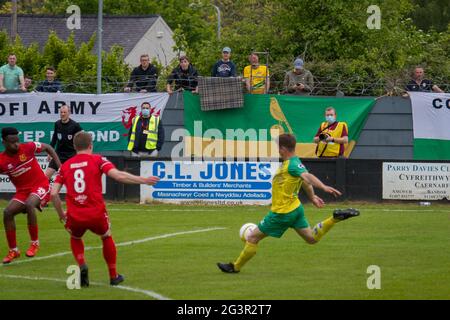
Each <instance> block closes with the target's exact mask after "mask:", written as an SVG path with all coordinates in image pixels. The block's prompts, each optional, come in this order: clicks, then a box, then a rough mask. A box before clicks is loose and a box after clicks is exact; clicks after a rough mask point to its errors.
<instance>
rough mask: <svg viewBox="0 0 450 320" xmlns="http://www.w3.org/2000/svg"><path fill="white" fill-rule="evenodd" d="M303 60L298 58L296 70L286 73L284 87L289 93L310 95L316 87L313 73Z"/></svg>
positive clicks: (295, 65) (295, 63)
mask: <svg viewBox="0 0 450 320" xmlns="http://www.w3.org/2000/svg"><path fill="white" fill-rule="evenodd" d="M303 64H304V63H303V60H302V59H296V60H295V62H294V70H293V71H292V70H291V71H289V72H287V73H286V76H285V77H284V87H285V90H286V92H287V93H290V94H295V95H301V96H305V95H310V94H311V91H312V89H313V87H314V79H313V75H312V73H311V72H310V71H309V70H306V69H305V68H304V67H303Z"/></svg>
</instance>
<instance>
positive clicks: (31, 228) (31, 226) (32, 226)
mask: <svg viewBox="0 0 450 320" xmlns="http://www.w3.org/2000/svg"><path fill="white" fill-rule="evenodd" d="M40 204H41V199H40V198H39V197H38V196H37V195H35V194H30V196H29V197H28V199H27V201H26V202H25V211H26V213H27V219H28V232H29V234H30V239H31V243H30V247H29V248H28V250H27V252H26V256H27V257H29V258H32V257H34V256H35V255H36V253H37V252H38V250H39V236H38V224H37V215H36V208H37V207H39V206H40Z"/></svg>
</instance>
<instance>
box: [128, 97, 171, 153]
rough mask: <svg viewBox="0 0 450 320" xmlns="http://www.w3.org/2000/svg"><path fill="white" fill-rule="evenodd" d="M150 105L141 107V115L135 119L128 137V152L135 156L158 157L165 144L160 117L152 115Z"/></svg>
mask: <svg viewBox="0 0 450 320" xmlns="http://www.w3.org/2000/svg"><path fill="white" fill-rule="evenodd" d="M150 108H151V106H150V103H148V102H144V103H143V104H142V105H141V115H140V116H136V117H135V118H134V119H133V125H132V126H131V128H130V131H129V134H128V137H129V141H128V151H131V152H132V155H134V156H151V157H156V156H157V155H158V152H159V151H160V150H161V148H162V145H163V143H164V128H163V127H162V123H161V119H160V117H159V116H155V115H152V113H151V111H150Z"/></svg>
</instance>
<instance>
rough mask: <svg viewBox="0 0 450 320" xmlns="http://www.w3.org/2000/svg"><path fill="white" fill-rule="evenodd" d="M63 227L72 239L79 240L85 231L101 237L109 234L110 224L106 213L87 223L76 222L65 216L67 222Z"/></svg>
mask: <svg viewBox="0 0 450 320" xmlns="http://www.w3.org/2000/svg"><path fill="white" fill-rule="evenodd" d="M64 227H65V228H66V230H67V231H68V232H69V233H70V234H71V235H72V237H74V238H81V237H82V236H83V235H84V233H85V232H86V231H87V230H90V231H92V232H93V233H95V234H96V235H99V236H101V237H103V236H107V235H108V234H109V233H110V229H111V223H110V222H109V217H108V214H107V213H106V212H105V215H104V216H99V217H95V218H93V219H90V220H87V221H77V220H75V219H73V218H71V217H70V215H67V222H66V225H65V226H64Z"/></svg>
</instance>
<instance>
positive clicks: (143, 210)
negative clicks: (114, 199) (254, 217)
mask: <svg viewBox="0 0 450 320" xmlns="http://www.w3.org/2000/svg"><path fill="white" fill-rule="evenodd" d="M106 211H108V212H109V211H111V212H114V211H125V212H134V211H136V212H192V211H195V212H217V211H221V209H196V210H192V209H136V208H111V209H107V210H106Z"/></svg>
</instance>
